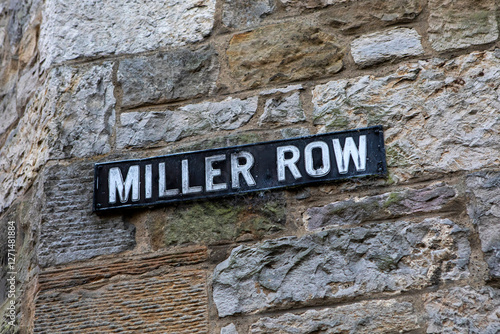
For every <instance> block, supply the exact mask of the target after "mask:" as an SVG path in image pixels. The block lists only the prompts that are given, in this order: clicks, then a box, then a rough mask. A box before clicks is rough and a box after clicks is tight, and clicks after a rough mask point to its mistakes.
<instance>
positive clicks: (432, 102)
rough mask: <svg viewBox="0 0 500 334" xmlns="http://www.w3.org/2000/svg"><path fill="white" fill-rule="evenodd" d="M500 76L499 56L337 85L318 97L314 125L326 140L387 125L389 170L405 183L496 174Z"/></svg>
mask: <svg viewBox="0 0 500 334" xmlns="http://www.w3.org/2000/svg"><path fill="white" fill-rule="evenodd" d="M486 68H487V69H488V70H485V69H486ZM499 75H500V59H498V58H497V57H496V56H495V54H494V52H473V53H471V54H468V55H464V56H460V57H457V58H454V59H451V60H448V61H443V60H439V59H432V60H429V61H419V62H414V63H409V64H406V65H403V66H401V67H400V68H399V69H398V71H396V72H395V73H393V74H390V75H387V76H384V77H374V76H362V77H358V78H353V79H346V80H336V81H331V82H329V83H326V84H324V85H318V86H316V87H315V88H314V90H313V99H312V100H313V104H314V110H313V118H314V124H316V125H318V126H319V130H320V132H321V131H332V130H340V129H346V128H359V127H363V126H369V125H377V124H378V125H382V126H383V127H384V135H385V145H386V152H387V161H388V165H389V167H390V168H392V170H393V171H394V172H395V173H397V175H398V177H399V178H400V179H407V178H410V177H412V175H415V174H417V173H425V172H453V171H459V170H476V169H481V168H487V167H491V166H498V165H499V163H500V158H499V156H498V152H499V151H500V144H499V143H500V138H499V133H500V119H499V118H498V117H497V114H498V110H499V109H500V102H499V101H500V99H499V95H498V92H497V90H496V89H495V88H494V87H495V83H496V81H497V78H498V76H499Z"/></svg>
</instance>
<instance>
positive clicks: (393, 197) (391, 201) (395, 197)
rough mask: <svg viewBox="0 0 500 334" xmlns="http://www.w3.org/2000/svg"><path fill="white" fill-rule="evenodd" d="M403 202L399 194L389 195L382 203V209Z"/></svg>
mask: <svg viewBox="0 0 500 334" xmlns="http://www.w3.org/2000/svg"><path fill="white" fill-rule="evenodd" d="M402 200H403V197H402V196H401V194H400V193H396V192H393V193H390V194H389V197H388V198H387V199H386V200H385V202H384V208H388V207H390V206H391V205H393V204H396V203H399V202H401V201H402Z"/></svg>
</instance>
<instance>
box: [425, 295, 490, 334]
mask: <svg viewBox="0 0 500 334" xmlns="http://www.w3.org/2000/svg"><path fill="white" fill-rule="evenodd" d="M424 307H425V310H426V312H427V321H428V324H429V325H428V327H427V332H426V333H429V334H430V333H436V334H437V333H470V334H497V333H498V332H499V330H500V292H499V290H497V289H493V288H490V287H483V288H481V289H474V288H472V287H469V286H465V287H455V288H450V289H446V290H440V291H437V292H433V293H430V294H427V295H424Z"/></svg>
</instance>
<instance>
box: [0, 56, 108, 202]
mask: <svg viewBox="0 0 500 334" xmlns="http://www.w3.org/2000/svg"><path fill="white" fill-rule="evenodd" d="M113 90H114V86H113V83H112V64H111V63H104V64H102V65H88V66H87V65H85V66H82V67H70V66H60V67H57V68H54V69H53V70H51V71H50V72H49V74H48V77H47V79H46V80H45V82H44V83H43V84H42V86H41V87H39V88H38V89H37V91H36V92H35V93H34V95H33V97H32V98H31V99H30V100H29V102H28V103H27V106H26V110H25V112H24V115H23V117H22V118H21V119H20V120H19V122H18V123H17V126H16V127H15V128H14V129H13V130H12V131H11V132H10V133H9V135H8V137H7V139H6V142H5V144H4V145H3V146H2V147H1V148H0V155H1V156H2V157H4V159H2V160H0V182H1V183H2V184H3V185H4V187H5V188H4V189H5V195H4V196H2V197H0V212H1V211H2V210H3V209H4V208H6V207H7V206H8V205H10V204H11V203H12V201H13V200H14V199H15V198H16V197H17V196H18V195H19V194H23V192H24V191H26V189H27V188H28V187H29V186H30V184H31V183H32V182H33V180H34V179H35V177H36V176H37V174H38V172H39V170H40V168H41V167H42V166H43V165H44V164H45V163H46V162H47V161H48V160H49V159H64V158H72V157H78V158H81V157H89V156H93V155H100V154H105V153H108V152H109V151H110V150H111V145H110V142H109V141H110V136H111V133H112V132H113V128H114V126H115V109H114V107H115V98H114V95H113V94H114V92H113Z"/></svg>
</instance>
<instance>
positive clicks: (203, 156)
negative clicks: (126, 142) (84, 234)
mask: <svg viewBox="0 0 500 334" xmlns="http://www.w3.org/2000/svg"><path fill="white" fill-rule="evenodd" d="M386 173H387V166H386V160H385V148H384V136H383V130H382V127H381V126H375V127H369V128H363V129H356V130H349V131H342V132H335V133H326V134H319V135H312V136H307V137H301V138H293V139H285V140H276V141H270V142H262V143H256V144H249V145H241V146H232V147H226V148H218V149H210V150H204V151H196V152H187V153H179V154H172V155H166V156H161V157H154V158H147V159H141V160H126V161H117V162H106V163H97V164H95V177H94V210H95V211H104V210H112V209H119V208H130V207H144V206H153V205H162V204H166V203H172V202H179V201H186V200H194V199H202V198H213V197H221V196H231V195H237V194H243V193H249V192H256V191H261V190H268V189H278V188H286V187H293V186H299V185H305V184H314V183H324V182H329V181H334V180H341V179H349V178H353V177H362V176H370V175H375V176H377V175H378V176H383V175H385V174H386Z"/></svg>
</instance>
